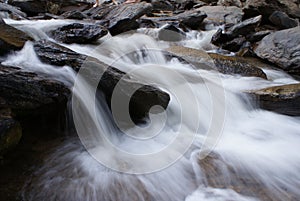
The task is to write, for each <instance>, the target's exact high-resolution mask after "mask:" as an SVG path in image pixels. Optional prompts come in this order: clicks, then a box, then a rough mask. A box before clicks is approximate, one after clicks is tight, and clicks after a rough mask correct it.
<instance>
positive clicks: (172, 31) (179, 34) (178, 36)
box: [158, 24, 185, 42]
mask: <svg viewBox="0 0 300 201" xmlns="http://www.w3.org/2000/svg"><path fill="white" fill-rule="evenodd" d="M184 38H185V33H184V32H183V31H182V30H180V29H179V28H177V27H176V26H174V25H172V24H166V25H165V26H163V27H161V28H160V30H159V32H158V39H159V40H164V41H171V42H175V41H181V40H183V39H184Z"/></svg>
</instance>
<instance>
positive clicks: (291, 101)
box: [249, 84, 300, 116]
mask: <svg viewBox="0 0 300 201" xmlns="http://www.w3.org/2000/svg"><path fill="white" fill-rule="evenodd" d="M249 93H250V94H252V95H254V96H255V98H256V100H257V101H258V104H259V106H260V107H261V108H263V109H266V110H271V111H274V112H277V113H280V114H285V115H290V116H300V104H299V103H300V84H290V85H283V86H275V87H269V88H265V89H260V90H256V91H251V92H249Z"/></svg>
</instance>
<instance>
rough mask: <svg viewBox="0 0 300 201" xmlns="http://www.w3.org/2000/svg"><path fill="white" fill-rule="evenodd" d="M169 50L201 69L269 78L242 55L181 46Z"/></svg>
mask: <svg viewBox="0 0 300 201" xmlns="http://www.w3.org/2000/svg"><path fill="white" fill-rule="evenodd" d="M167 51H168V52H170V53H172V54H174V55H175V56H176V57H179V58H182V59H184V60H185V61H187V62H189V63H191V64H193V65H194V66H196V67H197V68H200V69H207V70H212V69H213V70H217V71H219V72H220V73H223V74H238V75H242V76H248V77H252V76H254V77H261V78H263V79H266V78H267V76H266V74H265V73H264V72H263V71H262V70H261V69H260V68H257V67H256V65H255V64H253V63H251V61H249V60H246V59H244V58H242V57H232V56H224V55H220V54H215V53H206V52H204V51H202V50H197V49H192V48H186V47H180V46H173V47H170V48H168V49H167ZM212 64H214V65H212Z"/></svg>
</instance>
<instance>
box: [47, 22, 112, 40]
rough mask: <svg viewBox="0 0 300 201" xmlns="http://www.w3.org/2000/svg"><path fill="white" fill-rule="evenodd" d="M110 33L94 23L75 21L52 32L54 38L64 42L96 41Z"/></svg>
mask: <svg viewBox="0 0 300 201" xmlns="http://www.w3.org/2000/svg"><path fill="white" fill-rule="evenodd" d="M107 33H108V31H107V29H106V28H104V27H102V26H100V25H94V24H80V23H74V24H69V25H66V26H63V27H59V28H58V29H56V30H55V31H53V32H51V35H52V36H53V38H54V39H55V40H57V41H59V42H63V43H68V44H69V43H79V44H87V43H94V42H96V41H97V40H98V39H100V38H101V37H103V36H105V35H106V34H107Z"/></svg>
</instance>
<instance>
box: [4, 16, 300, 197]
mask: <svg viewBox="0 0 300 201" xmlns="http://www.w3.org/2000/svg"><path fill="white" fill-rule="evenodd" d="M5 21H6V23H7V24H9V25H11V26H14V27H16V28H18V29H21V30H23V31H24V32H26V33H28V34H29V35H30V36H32V37H33V38H34V39H35V40H38V39H48V40H53V39H51V38H49V36H47V34H46V33H47V32H48V31H49V30H54V29H55V28H57V27H59V26H62V25H66V24H69V23H72V22H74V21H71V20H37V21H26V20H22V21H14V20H9V19H6V20H5ZM214 31H215V30H212V31H207V32H202V33H200V32H190V33H189V34H188V37H187V39H186V40H184V41H181V42H178V43H177V45H181V46H187V47H193V48H198V49H204V50H206V51H215V50H214V49H213V47H212V46H211V45H209V42H210V37H211V36H212V34H213V33H214ZM156 32H157V30H155V29H154V30H145V29H140V30H138V32H136V33H127V34H122V35H118V36H114V37H112V36H106V37H104V38H102V39H101V41H99V45H78V44H71V45H67V44H61V45H63V46H66V47H68V48H70V49H72V50H73V51H76V52H78V53H82V54H86V55H89V56H92V57H95V58H97V59H98V60H100V61H102V62H104V63H106V64H109V65H111V64H113V66H114V67H116V68H118V69H120V70H122V71H124V72H127V73H129V74H130V75H132V76H133V77H136V78H137V79H138V80H140V81H142V82H143V83H149V84H153V85H155V86H157V87H159V88H161V89H162V90H164V91H166V92H168V93H169V94H170V98H171V100H170V103H169V106H168V108H167V109H166V110H165V111H163V112H162V113H158V114H154V113H153V114H150V119H148V120H147V124H146V125H145V126H137V125H134V126H133V127H131V128H120V125H118V122H116V121H115V120H114V118H115V117H114V115H115V114H116V115H117V114H118V111H116V113H115V114H114V111H113V115H112V113H111V112H110V110H109V108H108V106H107V104H106V103H105V100H104V98H103V97H102V96H101V95H99V96H96V99H95V93H93V90H94V87H93V86H92V85H91V84H90V82H88V81H87V80H86V77H84V76H82V77H80V76H76V73H75V72H74V71H73V70H72V69H71V68H70V67H68V66H64V67H56V66H51V65H47V64H44V63H42V62H41V61H40V60H39V59H38V57H37V55H36V54H35V52H34V49H33V45H32V43H31V42H27V43H26V45H25V46H24V48H23V49H22V50H21V51H19V52H17V53H15V54H12V55H9V56H8V57H7V58H6V60H5V61H4V64H6V65H12V66H19V67H21V68H22V69H24V70H28V71H34V72H36V73H41V74H45V75H47V76H49V77H51V78H53V79H55V80H58V81H61V82H63V83H65V84H66V85H67V86H69V87H72V89H73V100H72V104H71V103H70V105H72V107H70V108H69V110H70V111H69V113H70V115H71V117H72V118H73V119H74V122H75V127H76V129H77V132H78V135H79V138H78V137H70V138H69V139H68V140H67V142H64V143H63V144H61V145H60V146H59V147H58V148H57V149H55V150H53V151H52V152H53V153H51V154H50V156H49V157H48V158H47V159H46V160H45V161H46V162H45V164H44V165H43V166H42V167H40V168H39V169H38V170H37V171H36V172H35V174H34V176H33V177H32V178H31V180H30V182H27V183H26V184H25V186H24V188H23V191H22V192H21V194H22V199H24V200H26V201H41V200H47V201H66V200H73V201H96V200H97V201H99V200H100V201H119V200H132V201H135V200H136V201H258V200H274V201H277V200H278V201H279V200H285V201H287V200H299V198H300V191H299V189H300V175H299V171H300V155H299V153H298V151H297V150H299V147H300V119H299V117H290V116H285V115H280V114H276V113H273V112H270V111H265V110H262V109H258V108H257V105H256V102H255V101H254V100H253V99H252V98H251V97H250V96H247V95H246V94H245V93H243V91H248V90H253V89H260V88H264V87H269V86H276V85H282V84H292V83H298V81H296V80H295V79H293V78H292V77H291V76H289V75H288V74H286V73H284V72H282V71H277V70H273V69H264V72H265V73H266V74H267V77H268V80H264V79H261V78H256V77H241V76H238V75H224V74H220V73H217V72H216V71H213V70H204V69H198V68H195V67H193V66H192V65H190V64H188V63H183V62H181V61H180V60H178V59H176V58H172V59H167V57H165V54H164V49H165V48H167V47H169V46H170V45H171V43H169V42H162V41H158V40H157V39H156V37H155V34H156ZM145 33H146V34H145ZM32 64H34V65H32ZM211 65H213V64H211ZM85 67H88V64H86V66H85ZM79 73H80V72H79ZM73 86H74V87H73ZM122 101H123V100H122ZM124 101H125V100H124ZM125 102H126V101H125ZM125 102H124V103H123V102H121V100H116V102H115V106H116V107H117V106H118V104H119V105H121V106H125V107H126V103H125ZM113 106H114V105H113ZM152 109H154V110H155V108H152ZM158 109H161V108H158ZM71 117H70V118H71ZM121 127H122V125H121Z"/></svg>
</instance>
